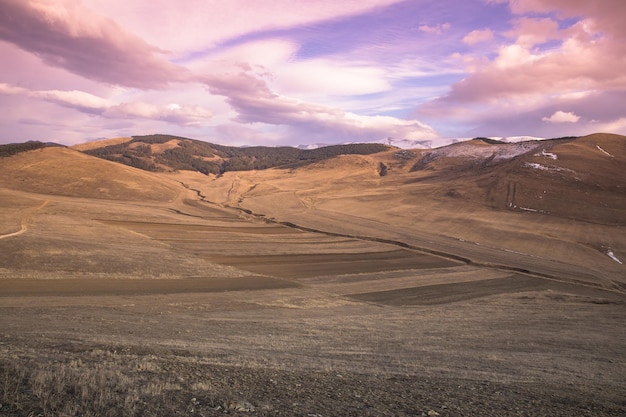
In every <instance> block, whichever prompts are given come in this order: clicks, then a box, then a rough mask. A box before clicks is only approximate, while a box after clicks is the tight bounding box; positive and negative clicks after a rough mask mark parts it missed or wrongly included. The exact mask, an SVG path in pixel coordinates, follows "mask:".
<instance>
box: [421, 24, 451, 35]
mask: <svg viewBox="0 0 626 417" xmlns="http://www.w3.org/2000/svg"><path fill="white" fill-rule="evenodd" d="M450 27H451V25H450V23H447V22H446V23H441V24H438V25H433V26H430V25H420V26H418V28H417V29H418V30H419V31H420V32H425V33H434V34H437V35H439V34H441V33H443V32H444V31H446V30H448V29H450Z"/></svg>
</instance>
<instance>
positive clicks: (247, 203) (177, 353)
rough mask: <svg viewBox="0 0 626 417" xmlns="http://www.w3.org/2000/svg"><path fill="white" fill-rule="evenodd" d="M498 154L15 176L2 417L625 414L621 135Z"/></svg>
mask: <svg viewBox="0 0 626 417" xmlns="http://www.w3.org/2000/svg"><path fill="white" fill-rule="evenodd" d="M460 146H464V147H466V148H468V147H469V150H468V149H464V150H462V151H461V150H460V149H461V148H460ZM473 146H476V147H479V148H480V149H488V150H487V151H483V154H484V155H485V156H484V157H483V158H482V159H478V160H472V159H468V158H467V155H468V153H469V154H472V152H470V151H471V150H472V149H473V148H472V147H473ZM499 146H500V145H499V144H489V143H484V142H476V143H473V144H459V146H456V147H455V146H454V145H452V147H451V148H450V147H448V148H440V149H439V150H436V151H430V152H431V154H432V153H433V152H436V153H437V154H436V155H431V156H428V155H429V153H428V152H429V151H420V152H417V151H415V152H412V153H411V154H406V153H400V151H399V150H397V149H389V150H387V151H384V152H378V153H373V154H367V155H362V154H349V155H341V156H333V157H331V158H327V159H323V160H316V161H313V162H312V163H309V164H306V165H303V166H296V167H275V168H271V169H265V170H247V171H229V172H223V173H220V174H219V175H205V174H202V173H200V172H193V171H187V170H178V171H171V172H147V171H141V170H139V169H136V168H132V167H128V166H124V165H121V164H118V163H115V162H111V161H105V160H102V159H98V158H95V157H92V156H88V155H85V154H83V153H81V152H79V151H77V150H72V149H67V148H43V149H37V150H32V151H28V152H23V153H19V154H17V155H12V156H10V157H8V158H3V159H0V171H1V172H0V173H1V174H2V175H1V176H0V206H1V207H0V235H1V236H0V237H2V238H1V239H0V312H1V313H0V381H4V382H3V388H2V389H1V390H0V403H1V407H0V414H2V415H7V416H27V415H29V414H30V415H32V414H35V415H36V414H38V413H39V414H43V415H62V414H64V413H65V414H68V415H80V414H81V413H84V414H85V415H87V414H88V413H92V414H91V415H155V416H156V415H176V414H182V415H203V416H210V415H222V414H224V413H228V414H231V415H267V416H275V415H302V416H313V415H318V416H321V415H323V416H350V415H354V416H357V415H359V416H367V415H371V416H374V415H397V416H420V415H427V416H436V415H441V416H472V415H499V416H509V415H510V416H517V415H551V416H571V415H589V416H612V415H614V416H617V415H622V414H623V413H624V412H625V411H626V403H625V402H624V398H623V392H624V390H626V379H625V378H624V375H626V336H625V335H624V332H623V328H624V326H625V325H626V314H625V313H626V293H625V289H626V278H625V277H626V274H625V269H624V268H625V267H624V265H623V264H621V263H620V262H618V261H619V260H625V259H626V230H625V229H626V217H625V216H626V195H625V194H624V191H623V190H624V189H625V188H624V187H626V183H625V182H626V180H625V179H624V178H623V175H620V173H621V172H622V171H621V170H622V168H623V167H624V163H625V161H626V147H625V142H624V139H623V138H621V137H597V136H596V137H592V138H583V139H581V140H576V141H573V140H570V141H561V142H558V141H556V142H541V144H537V143H533V146H535V147H534V148H532V149H529V150H527V151H526V152H522V153H517V154H515V155H513V156H509V157H507V158H503V159H502V160H500V161H498V160H496V159H497V158H496V156H497V155H504V154H506V152H502V153H499V152H500V151H496V150H494V149H495V148H494V147H499ZM516 146H518V147H519V145H516ZM598 146H599V148H598ZM489 147H491V148H489ZM600 148H601V150H603V151H604V152H602V151H601V150H600ZM450 149H452V150H453V151H451V150H450ZM455 149H456V150H455ZM592 151H593V152H592ZM607 154H609V155H610V156H607ZM407 155H408V156H407ZM546 155H558V159H556V160H555V159H553V158H552V157H551V156H546ZM581 155H590V156H586V157H585V158H587V159H588V160H587V159H585V158H582V157H581ZM603 158H605V159H603ZM585 160H587V162H586V163H583V162H584V161H585ZM494 161H495V162H494ZM598 161H602V163H601V164H600V163H599V162H598ZM528 164H541V165H542V166H550V167H551V169H552V170H544V169H537V168H536V167H535V166H534V165H528ZM381 166H385V170H384V172H385V174H384V175H381V172H383V171H381ZM416 167H417V168H416ZM591 167H593V169H591ZM566 170H570V171H571V172H570V171H566ZM572 172H575V173H576V174H572ZM582 173H585V175H584V176H583V175H582ZM576 178H578V180H577V179H576ZM583 195H585V196H587V197H585V198H584V199H581V198H579V197H580V196H583ZM609 253H610V254H612V255H613V256H609ZM616 259H617V260H618V261H616ZM77 393H80V395H77Z"/></svg>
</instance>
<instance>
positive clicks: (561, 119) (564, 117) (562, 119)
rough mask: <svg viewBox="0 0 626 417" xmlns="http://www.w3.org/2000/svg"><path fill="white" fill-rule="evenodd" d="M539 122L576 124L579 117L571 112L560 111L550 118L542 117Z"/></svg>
mask: <svg viewBox="0 0 626 417" xmlns="http://www.w3.org/2000/svg"><path fill="white" fill-rule="evenodd" d="M541 120H543V121H544V122H551V123H576V122H577V121H578V120H580V116H577V115H576V114H574V113H573V112H564V111H562V110H558V111H556V112H554V114H553V115H552V116H550V117H544V118H542V119H541Z"/></svg>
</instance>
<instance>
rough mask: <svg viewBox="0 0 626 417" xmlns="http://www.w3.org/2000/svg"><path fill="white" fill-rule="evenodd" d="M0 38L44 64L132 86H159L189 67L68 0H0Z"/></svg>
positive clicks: (99, 79) (176, 77)
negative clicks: (176, 63)
mask: <svg viewBox="0 0 626 417" xmlns="http://www.w3.org/2000/svg"><path fill="white" fill-rule="evenodd" d="M0 10H1V11H0V39H1V40H4V41H7V42H11V43H13V44H15V45H17V46H18V47H20V48H22V49H24V50H27V51H29V52H31V53H33V54H36V55H37V56H39V57H40V58H41V59H42V60H43V61H44V62H45V63H46V64H48V65H51V66H55V67H60V68H64V69H66V70H68V71H70V72H72V73H75V74H79V75H81V76H83V77H85V78H89V79H93V80H97V81H101V82H105V83H110V84H114V85H121V86H126V87H136V88H161V87H164V86H165V85H167V84H168V82H171V81H176V80H182V79H185V78H186V77H187V75H188V71H187V70H186V69H184V68H180V67H177V66H175V65H173V64H171V63H169V62H168V61H167V60H165V59H163V58H162V57H161V54H163V52H164V51H161V50H159V49H158V48H156V47H153V46H151V45H149V44H147V43H146V42H144V41H143V40H141V39H140V38H138V37H136V36H133V35H132V34H130V33H128V32H126V31H125V30H124V29H123V28H121V27H119V26H118V25H117V24H116V23H115V22H114V21H113V20H110V19H106V18H104V17H101V16H98V15H96V14H94V13H92V12H90V11H89V10H87V9H85V8H83V7H81V5H80V3H79V2H77V1H72V0H60V1H54V2H52V1H45V0H34V1H22V0H0Z"/></svg>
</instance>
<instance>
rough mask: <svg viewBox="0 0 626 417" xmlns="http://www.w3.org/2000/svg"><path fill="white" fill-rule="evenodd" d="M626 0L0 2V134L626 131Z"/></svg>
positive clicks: (7, 139) (70, 139)
mask: <svg viewBox="0 0 626 417" xmlns="http://www.w3.org/2000/svg"><path fill="white" fill-rule="evenodd" d="M624 21H626V2H625V1H624V0H342V1H337V0H228V1H224V0H219V1H218V0H177V1H169V0H107V1H102V0H0V56H1V57H2V60H1V61H0V110H1V111H0V143H14V142H24V141H27V140H40V141H53V142H57V143H62V144H65V145H72V144H76V143H82V142H86V141H91V140H96V139H102V138H113V137H121V136H131V135H145V134H153V133H164V134H172V135H178V136H184V137H189V138H194V139H201V140H206V141H209V142H213V143H219V144H225V145H235V146H242V145H268V146H274V145H305V144H315V143H325V144H333V143H345V142H369V141H376V140H381V139H384V138H388V137H390V138H394V139H412V140H424V141H432V143H435V144H436V142H437V141H438V140H442V139H444V138H457V137H458V138H466V137H475V136H489V137H503V136H522V135H524V136H534V137H543V138H551V137H562V136H582V135H586V134H590V133H595V132H610V133H618V134H626V25H624Z"/></svg>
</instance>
